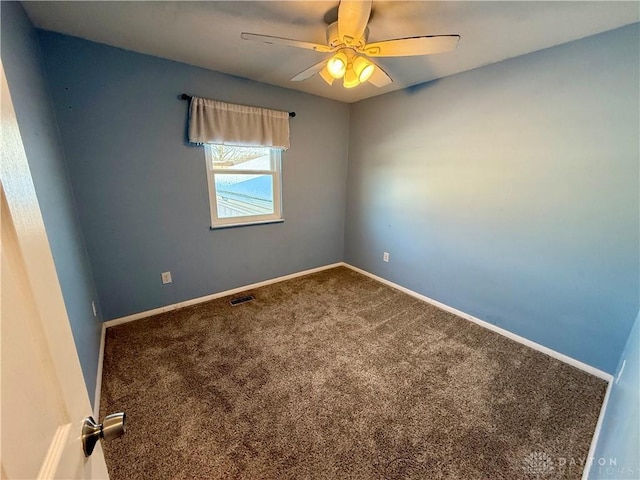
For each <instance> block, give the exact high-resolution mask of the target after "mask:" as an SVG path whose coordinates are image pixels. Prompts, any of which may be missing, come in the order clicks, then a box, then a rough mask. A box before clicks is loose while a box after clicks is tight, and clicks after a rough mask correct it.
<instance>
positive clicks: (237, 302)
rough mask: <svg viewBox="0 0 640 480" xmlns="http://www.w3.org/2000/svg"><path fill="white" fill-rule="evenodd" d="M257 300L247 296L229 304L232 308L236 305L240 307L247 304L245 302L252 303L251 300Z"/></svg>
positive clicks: (235, 299)
mask: <svg viewBox="0 0 640 480" xmlns="http://www.w3.org/2000/svg"><path fill="white" fill-rule="evenodd" d="M255 299H256V297H254V296H253V295H246V296H244V297H238V298H234V299H233V300H231V301H230V302H229V303H230V304H231V306H232V307H235V306H236V305H240V304H241V303H245V302H250V301H251V300H255Z"/></svg>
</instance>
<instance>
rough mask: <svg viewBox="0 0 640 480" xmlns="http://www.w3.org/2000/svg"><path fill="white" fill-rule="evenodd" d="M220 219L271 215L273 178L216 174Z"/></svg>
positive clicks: (272, 209)
mask: <svg viewBox="0 0 640 480" xmlns="http://www.w3.org/2000/svg"><path fill="white" fill-rule="evenodd" d="M214 182H215V187H216V202H217V204H218V218H232V217H249V216H254V215H271V214H273V213H274V208H273V177H272V176H271V175H244V174H235V175H234V174H226V173H216V174H215V175H214Z"/></svg>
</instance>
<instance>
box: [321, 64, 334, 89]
mask: <svg viewBox="0 0 640 480" xmlns="http://www.w3.org/2000/svg"><path fill="white" fill-rule="evenodd" d="M320 78H322V79H323V80H324V81H325V82H327V83H328V84H329V85H333V81H334V80H335V78H333V77H332V76H331V74H330V73H329V69H327V66H326V65H325V66H324V68H323V69H322V70H320Z"/></svg>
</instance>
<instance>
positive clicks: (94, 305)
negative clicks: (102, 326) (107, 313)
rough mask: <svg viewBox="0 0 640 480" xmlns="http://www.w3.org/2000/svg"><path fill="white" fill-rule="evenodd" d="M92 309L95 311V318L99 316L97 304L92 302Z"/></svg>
mask: <svg viewBox="0 0 640 480" xmlns="http://www.w3.org/2000/svg"><path fill="white" fill-rule="evenodd" d="M91 308H92V309H93V316H94V317H97V316H98V310H96V302H91Z"/></svg>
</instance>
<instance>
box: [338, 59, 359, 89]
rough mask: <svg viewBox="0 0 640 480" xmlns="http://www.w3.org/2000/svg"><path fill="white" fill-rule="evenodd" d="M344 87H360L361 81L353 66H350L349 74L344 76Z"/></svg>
mask: <svg viewBox="0 0 640 480" xmlns="http://www.w3.org/2000/svg"><path fill="white" fill-rule="evenodd" d="M342 85H344V88H353V87H357V86H358V85H360V80H359V79H358V75H356V72H354V71H353V68H351V65H349V68H348V69H347V72H346V73H345V74H344V82H343V84H342Z"/></svg>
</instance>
